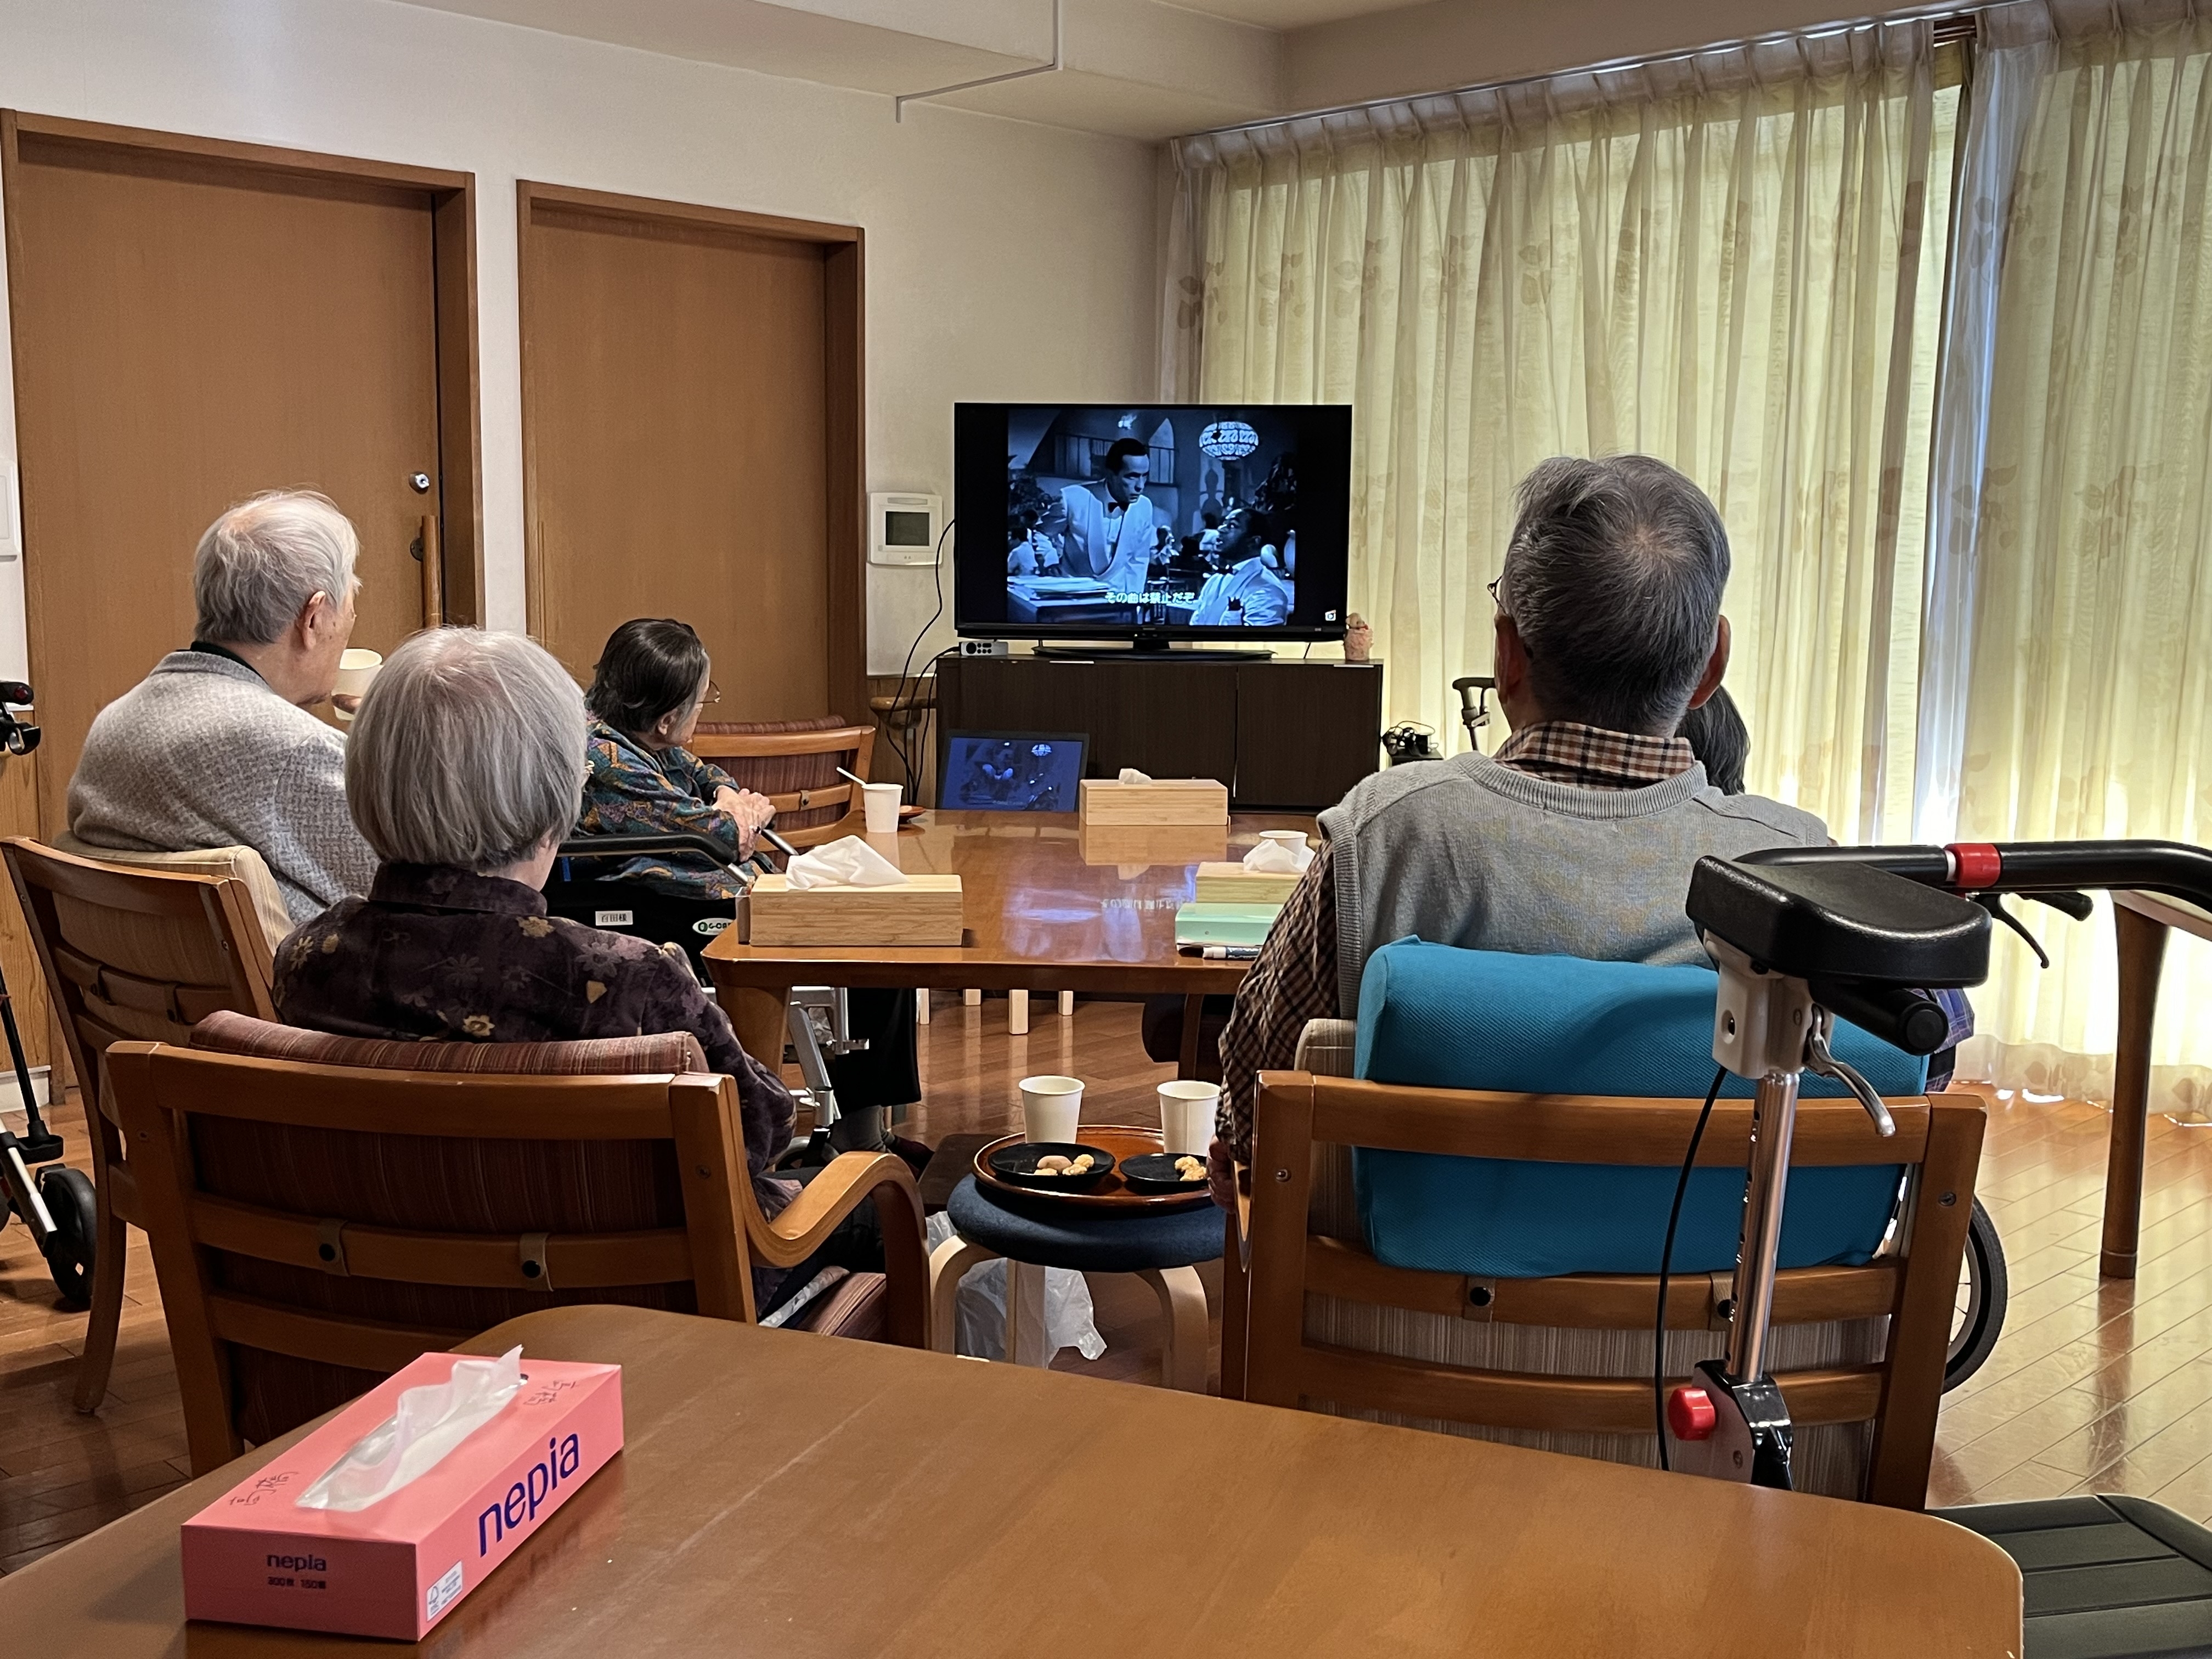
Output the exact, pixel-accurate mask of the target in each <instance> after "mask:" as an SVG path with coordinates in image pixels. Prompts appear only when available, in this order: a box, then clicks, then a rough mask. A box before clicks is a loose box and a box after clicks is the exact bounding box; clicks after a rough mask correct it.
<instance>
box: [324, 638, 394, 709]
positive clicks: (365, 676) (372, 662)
mask: <svg viewBox="0 0 2212 1659" xmlns="http://www.w3.org/2000/svg"><path fill="white" fill-rule="evenodd" d="M383 666H384V656H383V653H381V652H377V651H370V650H367V649H365V648H363V647H360V646H353V647H349V648H348V649H346V650H345V651H343V652H342V653H340V654H339V657H338V678H337V684H334V685H332V686H331V695H332V696H340V697H358V696H361V695H362V693H363V692H364V691H366V690H368V683H369V682H370V681H371V680H373V679H374V678H376V671H377V670H378V669H380V668H381V667H383ZM335 712H336V713H337V717H338V718H339V719H340V720H352V719H353V711H352V710H351V709H349V708H340V709H337V710H336V711H335Z"/></svg>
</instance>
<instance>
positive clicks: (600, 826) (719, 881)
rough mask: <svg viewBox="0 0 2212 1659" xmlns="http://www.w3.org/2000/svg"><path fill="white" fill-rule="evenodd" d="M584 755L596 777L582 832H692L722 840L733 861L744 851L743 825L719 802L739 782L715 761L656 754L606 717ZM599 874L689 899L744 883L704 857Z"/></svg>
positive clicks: (651, 861)
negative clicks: (719, 795)
mask: <svg viewBox="0 0 2212 1659" xmlns="http://www.w3.org/2000/svg"><path fill="white" fill-rule="evenodd" d="M584 757H585V761H586V764H588V765H589V766H590V768H591V775H589V776H588V777H586V779H585V780H584V808H583V811H582V812H581V813H580V815H579V817H577V819H576V832H577V833H578V834H579V835H584V836H659V835H667V834H669V833H670V832H671V831H674V830H679V829H689V830H691V831H693V832H694V833H696V834H698V835H702V836H708V837H709V838H711V839H712V840H714V841H718V842H721V843H722V844H723V845H725V846H726V847H727V848H729V849H730V857H731V858H732V860H735V859H738V858H740V857H742V856H743V855H744V850H745V849H744V848H741V847H740V846H739V845H738V826H737V823H736V822H735V821H734V820H732V818H731V817H730V815H729V814H728V813H726V812H725V811H722V810H721V809H720V807H718V806H716V805H714V792H715V791H716V790H717V789H735V788H736V787H738V781H737V780H736V779H735V778H732V776H731V775H729V774H728V773H727V772H725V771H724V770H723V769H721V768H720V767H719V766H717V765H715V764H714V763H713V762H712V761H703V760H701V759H700V758H699V757H697V756H696V755H695V754H693V753H692V752H691V751H690V750H688V749H664V750H660V751H659V753H658V754H655V753H654V752H653V750H649V749H646V748H643V747H641V745H640V744H638V742H637V741H636V739H635V738H629V737H626V736H624V735H623V733H622V732H617V731H616V730H615V729H614V727H612V726H609V725H608V724H607V723H606V722H605V720H593V721H592V726H591V745H590V747H589V748H587V749H586V750H585V751H584ZM592 873H593V874H594V875H596V876H598V877H599V879H601V880H605V881H635V882H641V883H643V884H645V885H646V886H647V887H651V888H653V889H654V890H656V891H659V892H663V893H674V894H677V895H678V896H682V897H686V898H726V899H733V898H735V897H737V896H738V884H737V883H736V882H734V881H732V879H731V878H729V877H728V876H727V875H726V874H725V873H723V872H721V871H720V870H716V869H714V868H713V867H712V866H709V865H708V862H707V860H706V858H705V857H704V856H703V855H702V854H684V853H665V854H657V855H654V856H653V857H649V858H635V859H632V860H629V862H628V863H626V864H624V865H623V866H621V867H620V868H619V869H614V870H599V871H594V872H592Z"/></svg>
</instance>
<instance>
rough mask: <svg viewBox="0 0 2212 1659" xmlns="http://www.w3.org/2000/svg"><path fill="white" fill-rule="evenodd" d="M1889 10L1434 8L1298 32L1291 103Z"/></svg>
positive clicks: (1582, 4)
mask: <svg viewBox="0 0 2212 1659" xmlns="http://www.w3.org/2000/svg"><path fill="white" fill-rule="evenodd" d="M1884 10H1887V8H1881V7H1874V8H1854V7H1850V6H1849V5H1847V4H1845V3H1844V0H1568V3H1558V0H1554V3H1548V4H1547V3H1542V0H1435V3H1432V4H1430V5H1425V6H1413V7H1409V8H1407V9H1405V10H1402V11H1391V12H1383V13H1380V14H1378V15H1373V16H1366V17H1352V18H1346V20H1344V21H1341V22H1337V23H1322V24H1316V25H1313V26H1311V27H1306V28H1302V29H1298V30H1297V31H1295V32H1294V33H1291V36H1290V38H1289V51H1288V62H1287V64H1286V66H1285V90H1286V93H1287V103H1288V106H1289V107H1290V108H1291V109H1299V110H1311V109H1328V108H1331V107H1333V106H1336V105H1339V104H1350V103H1358V102H1361V101H1363V100H1368V99H1374V98H1391V97H1398V96H1402V95H1405V94H1412V93H1420V92H1435V91H1438V90H1441V89H1444V88H1452V87H1466V86H1479V85H1481V84H1482V83H1484V82H1491V81H1508V80H1513V79H1516V78H1517V77H1520V76H1530V75H1548V74H1553V73H1555V72H1557V71H1559V70H1571V69H1583V68H1587V67H1588V66H1589V65H1590V64H1603V63H1609V62H1612V61H1613V60H1614V59H1617V58H1644V57H1650V56H1652V55H1654V54H1656V53H1660V52H1679V51H1683V50H1686V49H1687V48H1690V47H1693V46H1710V45H1712V44H1713V43H1714V42H1716V41H1722V40H1747V39H1749V38H1751V37H1753V36H1754V35H1760V34H1771V33H1778V32H1780V31H1783V30H1786V29H1801V28H1808V27H1814V26H1817V25H1819V24H1821V23H1826V22H1832V21H1836V20H1837V19H1838V17H1844V18H1854V17H1860V16H1864V15H1868V14H1869V12H1870V11H1871V12H1881V11H1884Z"/></svg>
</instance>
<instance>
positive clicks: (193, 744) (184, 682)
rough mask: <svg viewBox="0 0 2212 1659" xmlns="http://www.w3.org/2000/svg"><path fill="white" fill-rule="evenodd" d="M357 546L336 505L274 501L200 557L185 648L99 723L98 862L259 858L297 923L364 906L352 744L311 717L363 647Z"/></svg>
mask: <svg viewBox="0 0 2212 1659" xmlns="http://www.w3.org/2000/svg"><path fill="white" fill-rule="evenodd" d="M360 552H361V538H359V537H358V536H356V534H355V533H354V527H353V526H352V525H351V524H349V523H348V522H347V520H346V517H345V514H343V513H341V512H339V511H338V510H337V507H335V506H333V505H332V504H331V501H329V500H328V499H327V498H325V497H324V496H321V495H315V494H313V493H312V492H309V491H305V490H272V491H270V492H269V493H268V494H266V495H256V496H255V497H253V498H252V500H251V501H243V502H240V504H239V505H238V506H236V507H232V508H231V509H230V510H229V511H228V513H224V514H223V515H222V517H221V518H219V519H217V520H216V521H215V522H214V523H213V524H211V525H210V526H208V528H207V533H206V534H204V536H202V537H201V538H200V544H199V548H198V550H197V552H195V553H194V555H193V556H192V597H193V599H194V602H195V605H196V606H197V610H198V612H199V618H198V623H197V629H196V633H197V637H196V638H195V639H194V640H193V641H192V643H191V647H190V648H189V649H187V650H184V651H174V652H172V653H169V654H168V655H167V656H166V657H164V658H162V659H161V661H160V662H158V663H156V664H155V665H154V671H153V672H152V673H150V674H149V675H148V676H147V677H146V678H144V679H143V680H141V681H140V682H139V683H138V684H137V685H135V686H133V687H132V688H131V690H128V691H126V692H125V693H124V694H123V695H122V696H119V697H118V698H117V699H116V700H115V701H114V702H112V703H110V704H108V705H107V707H106V708H103V709H101V710H100V715H99V718H98V719H96V720H94V721H93V723H92V731H91V733H90V734H89V735H88V737H87V738H85V744H84V753H83V755H82V757H80V758H79V760H78V762H77V767H76V775H74V776H73V777H71V778H70V787H69V818H70V834H71V835H73V836H76V838H77V839H78V840H79V841H82V842H87V843H88V844H90V845H92V846H94V847H109V848H116V849H117V850H118V851H124V852H137V853H182V852H189V851H191V850H193V849H195V848H203V847H251V848H253V849H254V851H256V852H258V853H259V854H261V856H262V858H263V859H264V860H266V862H267V863H268V866H269V869H270V873H271V874H273V875H274V876H275V877H276V885H277V888H278V890H279V891H281V892H282V893H283V898H284V906H285V908H286V909H287V910H288V911H289V913H290V915H291V918H292V920H293V921H295V922H299V921H305V920H306V919H307V917H309V916H312V915H314V914H315V913H316V912H317V911H319V910H321V909H323V908H325V906H327V905H330V904H331V903H333V902H336V901H337V900H338V899H339V898H341V897H343V896H344V895H346V894H348V893H358V892H362V891H364V890H366V889H367V888H368V883H369V880H370V878H372V877H373V876H374V874H375V873H376V856H375V854H373V853H371V852H370V851H369V849H368V842H364V841H363V840H362V838H361V836H360V833H359V832H358V831H357V830H356V829H355V828H354V826H353V822H352V820H351V819H350V818H349V817H347V815H346V802H345V738H344V736H343V733H341V732H337V731H336V730H335V729H333V728H332V727H331V726H326V725H325V724H324V723H323V722H322V721H321V720H317V719H316V718H315V717H314V716H313V714H309V713H308V712H307V708H308V706H309V705H310V704H313V703H317V702H321V701H323V699H325V697H328V696H330V695H331V687H332V686H333V685H335V684H337V671H338V659H339V657H340V656H341V655H342V654H343V653H344V651H345V647H346V641H347V640H349V638H351V637H352V635H353V623H354V592H355V589H356V587H357V586H359V583H358V582H357V581H356V580H355V577H354V562H355V560H356V558H357V557H358V556H359V555H360Z"/></svg>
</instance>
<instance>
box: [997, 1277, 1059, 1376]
mask: <svg viewBox="0 0 2212 1659" xmlns="http://www.w3.org/2000/svg"><path fill="white" fill-rule="evenodd" d="M1044 1300H1045V1297H1044V1269H1043V1268H1042V1267H1038V1266H1036V1264H1035V1263H1034V1262H1029V1261H1015V1260H1013V1259H1012V1257H1011V1256H1010V1257H1008V1258H1007V1260H1006V1358H1008V1359H1010V1360H1012V1362H1013V1363H1014V1364H1017V1365H1034V1366H1038V1367H1043V1366H1048V1365H1050V1364H1052V1357H1053V1355H1054V1354H1055V1353H1057V1352H1060V1351H1059V1350H1058V1349H1057V1348H1055V1347H1054V1346H1052V1339H1051V1338H1050V1337H1049V1336H1048V1335H1047V1334H1045V1328H1044Z"/></svg>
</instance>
